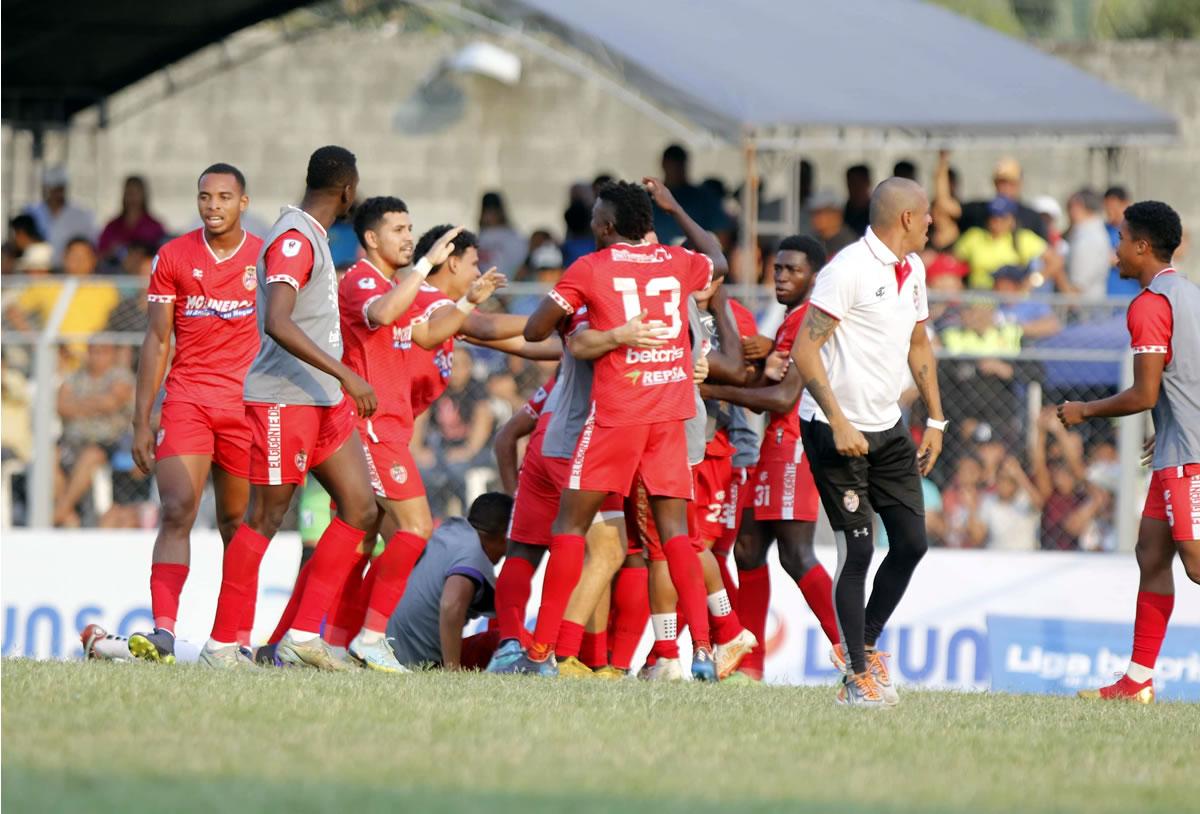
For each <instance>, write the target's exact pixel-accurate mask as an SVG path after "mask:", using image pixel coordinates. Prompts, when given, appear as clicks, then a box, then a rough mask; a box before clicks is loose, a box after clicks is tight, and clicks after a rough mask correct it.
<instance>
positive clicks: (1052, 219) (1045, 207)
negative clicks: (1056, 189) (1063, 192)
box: [1029, 195, 1068, 257]
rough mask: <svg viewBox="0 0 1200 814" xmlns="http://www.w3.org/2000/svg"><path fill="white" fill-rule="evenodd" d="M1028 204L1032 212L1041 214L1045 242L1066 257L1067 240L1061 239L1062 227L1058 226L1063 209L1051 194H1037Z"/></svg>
mask: <svg viewBox="0 0 1200 814" xmlns="http://www.w3.org/2000/svg"><path fill="white" fill-rule="evenodd" d="M1029 205H1030V207H1031V208H1032V209H1033V211H1034V212H1037V213H1038V214H1039V215H1041V216H1042V225H1043V226H1044V227H1045V229H1046V242H1047V243H1049V244H1050V248H1052V249H1054V251H1056V252H1058V253H1059V254H1061V255H1062V256H1064V257H1066V255H1067V251H1068V247H1067V242H1066V241H1065V240H1064V239H1063V234H1062V229H1061V228H1059V224H1060V223H1061V222H1062V216H1063V211H1062V207H1061V206H1059V205H1058V201H1056V200H1054V196H1053V195H1039V196H1037V197H1036V198H1034V199H1033V200H1032V201H1030V203H1029Z"/></svg>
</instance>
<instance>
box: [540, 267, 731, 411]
mask: <svg viewBox="0 0 1200 814" xmlns="http://www.w3.org/2000/svg"><path fill="white" fill-rule="evenodd" d="M712 268H713V266H712V261H711V260H709V259H708V257H707V256H705V255H703V254H698V253H696V252H692V251H689V250H687V249H684V248H680V247H677V246H663V245H660V244H641V245H637V246H634V245H630V244H628V243H618V244H616V245H614V246H610V247H608V248H607V249H602V250H601V251H598V252H593V253H592V254H588V255H585V256H583V257H581V258H579V259H578V260H576V261H575V262H574V263H572V264H571V267H570V268H569V269H567V271H566V273H564V274H563V276H562V278H561V279H560V280H559V281H558V283H557V284H556V285H555V286H554V288H553V289H552V290H551V291H550V296H551V297H552V298H553V299H554V301H555V302H557V303H558V304H559V306H561V307H562V308H563V310H565V311H566V312H567V313H570V314H573V313H575V311H576V310H577V309H579V308H582V307H583V306H585V305H586V306H587V309H588V320H589V322H590V323H591V327H593V328H595V329H597V330H600V331H607V330H609V329H610V328H616V327H618V326H620V325H624V324H625V323H626V322H628V321H629V320H631V319H633V318H634V317H636V316H637V315H638V314H640V313H641V312H642V311H646V312H647V319H648V320H658V321H660V322H662V323H663V324H664V325H665V326H666V327H667V333H666V336H665V337H664V338H665V339H666V340H667V344H666V345H664V346H663V347H661V348H655V349H653V350H637V349H635V348H628V347H620V348H617V349H615V350H612V351H609V352H608V353H606V354H604V356H602V357H600V358H599V359H597V360H596V362H595V366H594V372H593V378H592V400H593V403H594V404H595V411H596V423H597V424H598V425H600V426H602V427H624V426H633V425H640V424H653V423H658V422H663V421H682V420H685V419H688V418H691V417H692V416H694V415H695V414H696V402H695V386H694V385H693V384H692V350H691V347H690V345H689V339H688V332H687V330H685V328H686V326H687V311H686V308H687V306H686V303H687V298H688V297H690V296H691V295H692V294H693V293H694V292H696V291H700V290H702V289H704V288H707V287H708V284H709V283H710V282H711V281H712Z"/></svg>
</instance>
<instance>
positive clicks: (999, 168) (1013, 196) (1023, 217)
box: [959, 158, 1047, 240]
mask: <svg viewBox="0 0 1200 814" xmlns="http://www.w3.org/2000/svg"><path fill="white" fill-rule="evenodd" d="M992 185H993V186H994V187H995V190H996V197H998V198H1008V199H1009V200H1011V201H1015V202H1016V204H1017V213H1016V219H1017V226H1019V227H1020V228H1022V229H1028V230H1029V231H1031V232H1033V233H1034V234H1035V235H1037V236H1038V237H1040V238H1042V239H1043V240H1045V239H1046V238H1047V234H1046V226H1045V224H1044V223H1043V222H1042V216H1041V215H1039V214H1038V213H1037V212H1035V211H1034V210H1033V209H1031V208H1030V207H1028V206H1026V205H1025V204H1024V203H1023V202H1022V201H1021V165H1020V164H1019V163H1018V162H1017V160H1016V159H1015V158H1002V159H1000V160H999V161H997V162H996V166H995V168H994V169H993V170H992ZM990 203H991V201H987V200H984V201H972V202H971V203H969V204H966V205H965V206H963V210H962V219H961V220H960V221H959V228H960V229H961V230H962V231H963V232H966V231H967V230H968V229H970V228H971V227H973V226H986V225H987V220H988V206H989V205H990Z"/></svg>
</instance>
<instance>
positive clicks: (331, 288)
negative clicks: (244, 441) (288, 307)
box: [242, 206, 342, 407]
mask: <svg viewBox="0 0 1200 814" xmlns="http://www.w3.org/2000/svg"><path fill="white" fill-rule="evenodd" d="M293 229H294V230H296V231H297V232H299V233H300V234H302V235H304V236H305V237H306V238H308V242H309V243H311V244H312V250H313V268H312V274H311V275H309V278H308V282H307V283H306V284H305V285H304V286H303V287H302V288H301V289H300V290H299V291H297V292H296V306H295V308H293V309H292V321H293V322H295V323H296V325H297V326H298V327H299V328H300V330H302V331H304V333H305V334H307V336H308V338H309V339H311V340H312V341H313V342H314V343H316V345H317V347H319V348H321V349H322V350H324V351H325V352H326V353H328V354H329V355H330V356H332V357H333V358H334V359H341V358H342V327H341V315H340V314H339V312H338V279H337V271H336V270H335V269H334V265H333V255H332V254H330V252H329V241H328V240H327V239H326V237H325V234H324V233H323V232H322V231H321V228H320V227H319V226H318V225H317V223H316V221H314V220H313V219H312V218H311V217H309V216H308V215H306V214H305V213H304V212H302V211H301V210H299V209H297V208H295V207H292V206H289V207H285V208H284V209H283V212H282V213H281V214H280V216H279V220H277V221H275V225H274V226H272V227H271V231H270V233H269V234H268V235H267V236H266V237H265V238H264V239H263V247H262V252H261V253H260V254H259V255H258V270H257V276H258V333H259V340H260V344H259V348H258V355H257V356H255V357H254V361H253V362H251V363H250V369H249V370H248V371H247V372H246V383H245V385H244V386H243V389H242V395H243V398H245V400H246V401H250V402H260V403H263V404H308V405H313V406H316V407H331V406H333V405H335V404H337V403H338V402H340V401H341V400H342V386H341V384H339V383H338V380H337V379H335V378H334V377H333V376H330V375H329V374H328V373H325V372H324V371H322V370H318V369H317V368H315V367H313V366H312V365H310V364H307V363H306V362H301V361H300V360H299V359H297V358H296V357H295V356H293V355H292V354H290V353H288V352H287V351H286V350H284V349H283V347H282V346H281V345H280V344H279V343H278V342H276V341H275V340H274V339H272V338H271V337H269V336H268V335H267V332H266V330H264V320H265V319H266V316H267V288H268V284H267V267H266V262H265V259H264V258H265V257H266V252H267V249H268V248H270V247H271V245H272V244H274V243H275V241H276V240H278V239H279V237H280V236H281V235H283V234H284V233H285V232H289V231H292V230H293ZM271 285H285V284H284V283H272V284H271Z"/></svg>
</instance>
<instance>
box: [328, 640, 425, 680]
mask: <svg viewBox="0 0 1200 814" xmlns="http://www.w3.org/2000/svg"><path fill="white" fill-rule="evenodd" d="M326 650H328V651H330V652H329V657H330V658H332V659H335V660H337V661H339V662H342V660H341V659H339V658H338V656H337V654H336V653H334V652H333V648H331V647H328V646H326ZM347 652H349V654H350V657H351V658H352V659H354V660H355V661H357V662H358V663H359V664H361V665H362V666H363V667H366V668H367V669H368V670H378V671H379V672H381V673H408V672H412V671H411V670H409V669H408V668H407V667H405V666H404V665H403V664H401V663H400V662H398V661H397V660H396V654H395V653H394V652H392V646H391V645H390V644H388V640H387V639H385V638H380V639H378V640H377V641H375V642H372V643H370V644H368V643H367V642H365V641H363V635H362V631H361V630H360V631H359V632H358V635H357V636H355V637H354V641H352V642H350V647H349V648H347ZM342 663H343V664H344V663H345V662H342Z"/></svg>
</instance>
